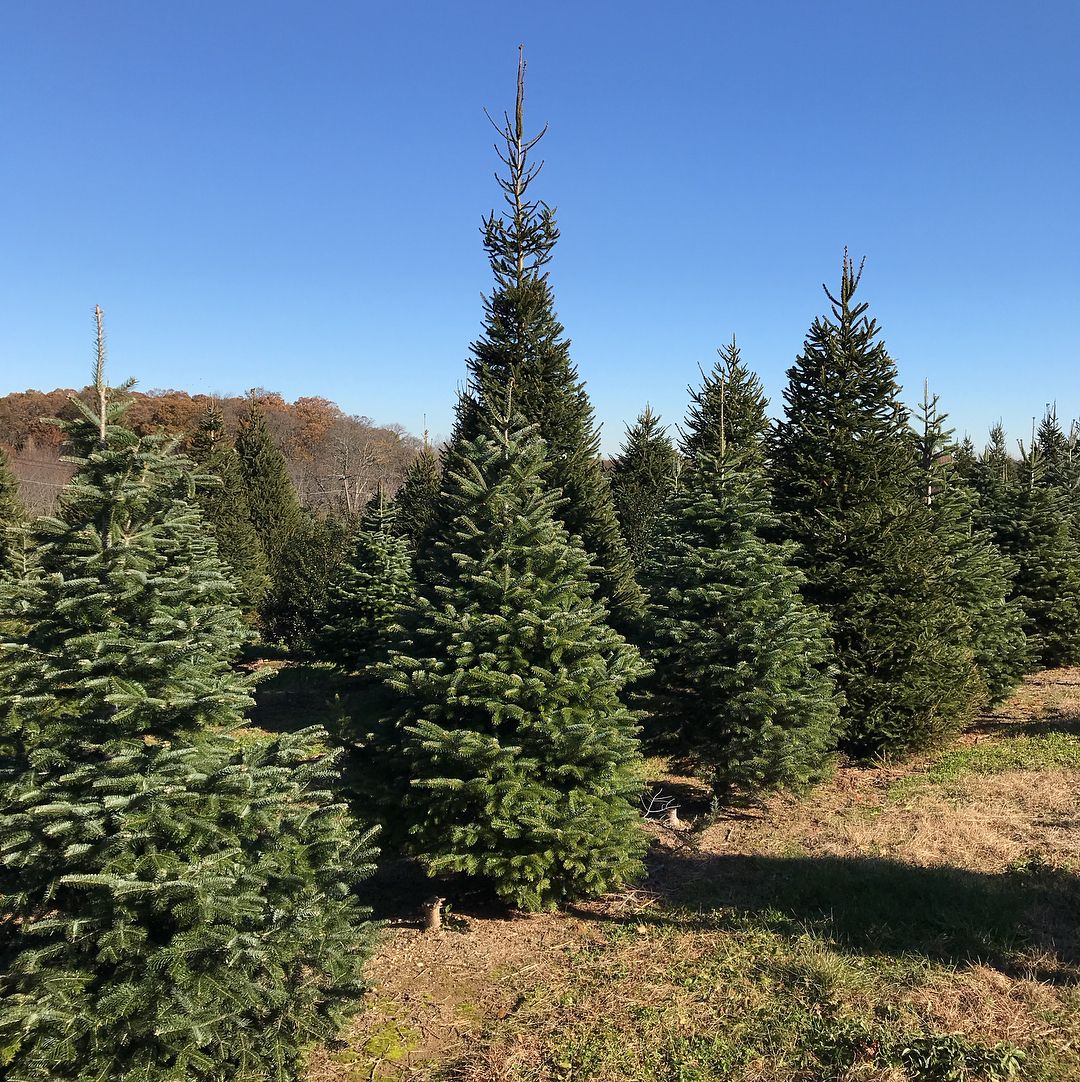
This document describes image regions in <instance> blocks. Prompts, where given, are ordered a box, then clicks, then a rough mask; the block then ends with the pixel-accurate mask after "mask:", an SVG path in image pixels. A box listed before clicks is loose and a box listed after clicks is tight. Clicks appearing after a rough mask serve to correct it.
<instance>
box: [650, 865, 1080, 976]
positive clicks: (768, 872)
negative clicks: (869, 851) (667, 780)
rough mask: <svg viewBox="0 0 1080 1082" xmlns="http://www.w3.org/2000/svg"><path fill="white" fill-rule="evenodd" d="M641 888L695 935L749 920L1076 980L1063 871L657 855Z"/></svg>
mask: <svg viewBox="0 0 1080 1082" xmlns="http://www.w3.org/2000/svg"><path fill="white" fill-rule="evenodd" d="M645 885H646V886H647V887H648V888H650V889H651V890H654V891H656V892H657V893H658V894H659V896H660V897H661V899H662V900H663V901H664V902H665V904H666V905H667V906H669V907H671V908H673V909H675V910H678V911H681V913H682V914H683V915H684V917H685V918H686V920H688V921H689V922H690V924H691V925H694V924H697V925H700V926H701V927H709V928H717V927H724V926H726V925H728V924H730V925H731V926H733V927H734V926H737V925H738V924H739V923H740V922H745V920H746V919H747V918H753V919H756V920H758V921H761V922H763V923H764V924H766V925H768V926H771V927H775V928H776V929H777V930H782V929H787V930H792V929H793V926H794V928H800V927H801V928H805V929H806V930H807V931H810V932H811V933H812V934H815V935H819V936H822V937H823V938H826V939H828V940H830V941H831V942H832V943H833V944H835V946H836V947H838V948H839V949H842V950H845V951H851V952H856V953H862V954H867V955H881V954H885V955H892V956H903V955H919V956H922V957H925V958H928V959H931V960H933V961H936V962H939V963H945V964H949V965H955V966H968V965H979V964H982V965H989V966H992V967H994V968H995V969H998V970H999V971H1000V972H1002V973H1005V974H1007V975H1010V976H1015V977H1032V978H1035V979H1038V980H1044V981H1048V982H1051V983H1055V984H1074V983H1078V982H1080V929H1078V914H1080V878H1078V877H1077V876H1076V875H1074V874H1072V873H1070V872H1066V871H1062V870H1059V869H1054V868H1049V867H1045V866H1035V867H1032V868H1029V869H1025V870H1023V871H1015V872H1005V873H1000V874H989V873H983V872H973V871H967V870H965V869H960V868H953V867H946V866H938V867H920V866H916V865H911V864H904V863H901V862H899V861H893V860H885V859H879V858H874V857H831V856H830V857H801V856H799V857H773V856H743V855H730V856H725V855H718V854H702V853H694V852H686V851H679V852H672V851H670V850H667V851H660V850H654V852H653V854H652V855H651V858H650V862H649V871H648V878H647V881H646V884H645ZM634 919H635V920H640V919H641V918H640V916H638V917H635V918H634ZM656 919H659V920H662V919H663V914H658V915H657V918H656Z"/></svg>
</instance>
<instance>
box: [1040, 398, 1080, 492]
mask: <svg viewBox="0 0 1080 1082" xmlns="http://www.w3.org/2000/svg"><path fill="white" fill-rule="evenodd" d="M1076 441H1077V428H1076V423H1075V422H1073V424H1072V427H1071V428H1070V429H1069V434H1068V435H1066V434H1065V433H1064V432H1063V431H1062V429H1061V424H1060V422H1059V421H1058V416H1057V406H1056V405H1053V406H1048V407H1047V409H1046V413H1045V414H1044V415H1043V419H1042V421H1041V422H1040V424H1039V429H1038V432H1036V434H1035V441H1034V446H1035V447H1036V448H1037V449H1038V452H1039V458H1040V460H1041V461H1042V478H1041V480H1042V483H1043V484H1047V485H1053V486H1054V487H1055V488H1058V489H1060V490H1061V491H1062V493H1064V494H1065V495H1066V497H1067V499H1068V500H1069V502H1070V503H1073V502H1074V501H1075V498H1076V497H1075V494H1076V490H1077V487H1078V482H1080V455H1078V454H1077V450H1076Z"/></svg>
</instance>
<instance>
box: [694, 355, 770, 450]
mask: <svg viewBox="0 0 1080 1082" xmlns="http://www.w3.org/2000/svg"><path fill="white" fill-rule="evenodd" d="M716 352H717V353H718V354H719V356H720V359H719V360H718V361H717V362H716V364H715V365H713V368H712V371H711V372H709V373H708V374H707V375H706V374H704V373H703V374H702V381H701V386H700V387H688V388H687V391H688V393H689V395H690V407H689V410H688V411H687V415H686V426H685V431H684V433H683V441H682V449H683V454H684V455H685V456H686V457H687V458H688V459H696V458H701V457H704V456H706V455H712V456H713V457H714V458H723V457H724V455H725V454H726V453H733V454H741V455H746V456H748V457H749V458H750V459H751V460H753V461H754V462H758V463H760V462H764V457H765V456H764V449H763V447H764V445H763V440H764V437H765V434H766V433H767V432H768V430H769V416H768V413H767V410H768V406H769V402H768V399H766V397H765V390H764V388H763V387H762V386H761V380H760V379H759V378H758V376H757V374H756V373H755V372H752V371H751V370H750V369H749V368H747V367H746V365H745V364H743V362H742V354H741V353H740V351H739V347H738V345H737V343H736V341H735V339H734V338H732V339H731V344H730V345H726V346H722V347H721V348H720V349H718V350H717V351H716Z"/></svg>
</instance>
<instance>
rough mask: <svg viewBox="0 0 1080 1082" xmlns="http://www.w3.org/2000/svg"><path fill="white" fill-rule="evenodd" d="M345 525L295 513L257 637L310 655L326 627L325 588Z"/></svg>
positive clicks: (334, 518)
mask: <svg viewBox="0 0 1080 1082" xmlns="http://www.w3.org/2000/svg"><path fill="white" fill-rule="evenodd" d="M350 530H351V526H350V522H349V520H347V519H345V518H343V517H340V516H338V515H333V514H328V515H325V516H320V515H316V514H314V513H312V512H311V511H307V510H301V511H300V513H299V515H298V516H297V518H296V521H295V524H294V527H293V530H292V533H291V534H290V535H289V539H288V541H287V542H286V544H285V547H284V548H283V549H282V551H281V554H280V556H279V558H278V564H277V567H278V571H277V575H276V576H275V578H274V581H273V584H272V585H271V587H270V590H269V591H268V592H267V594H266V597H264V598H263V603H262V606H261V607H260V610H259V619H260V624H261V627H262V632H263V635H264V637H265V638H266V639H268V640H269V641H271V642H280V643H284V644H285V645H286V646H287V647H288V648H289V649H290V650H292V651H294V652H295V653H298V654H306V653H310V652H311V651H312V650H313V649H314V648H315V647H316V644H317V643H318V641H319V639H320V637H321V635H322V630H323V627H324V626H325V625H326V611H327V605H328V604H329V599H330V583H331V581H332V580H333V578H334V576H335V575H336V574H337V570H338V567H339V566H340V564H341V561H342V559H343V558H344V556H345V550H346V547H347V545H348V541H349V534H350Z"/></svg>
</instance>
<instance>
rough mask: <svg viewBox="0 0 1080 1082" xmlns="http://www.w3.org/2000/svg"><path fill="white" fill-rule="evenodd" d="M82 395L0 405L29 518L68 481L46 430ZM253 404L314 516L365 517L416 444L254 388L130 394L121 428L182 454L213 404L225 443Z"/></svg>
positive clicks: (359, 419) (34, 396) (23, 396)
mask: <svg viewBox="0 0 1080 1082" xmlns="http://www.w3.org/2000/svg"><path fill="white" fill-rule="evenodd" d="M89 393H90V392H89V389H84V390H82V391H75V390H71V389H61V388H58V389H56V390H54V391H35V390H27V391H16V392H13V393H11V394H8V395H4V396H3V397H0V446H3V447H4V448H5V449H6V450H7V451H8V458H9V460H10V463H11V467H12V472H13V473H14V474H15V476H16V478H17V479H18V481H19V487H20V490H21V496H22V500H23V503H24V504H25V505H26V507H27V509H28V510H30V511H31V512H32V513H35V514H42V513H45V512H47V511H49V510H51V508H52V506H53V504H54V502H55V500H56V496H57V493H58V492H59V491H60V489H61V488H62V487H63V485H65V484H66V483H67V481H68V480H69V479H70V477H71V472H72V471H71V468H70V466H68V464H67V463H65V462H62V461H61V450H60V444H61V442H62V439H63V432H62V430H61V429H60V428H59V427H58V426H57V425H56V424H55V423H54V422H55V420H56V419H58V418H67V419H70V418H71V417H72V411H73V407H72V405H71V402H70V398H71V396H72V395H75V396H77V397H79V398H81V399H83V400H89ZM251 395H254V397H255V398H256V400H257V401H258V404H259V408H260V410H261V412H262V414H263V416H264V418H265V419H266V425H267V428H268V429H269V431H270V434H271V436H272V437H273V439H274V442H275V443H276V444H277V446H278V447H279V448H280V449H281V450H282V452H283V453H284V455H285V459H286V462H287V463H288V468H289V474H290V476H291V477H292V480H293V482H294V484H295V485H296V488H297V491H298V493H299V496H300V501H301V503H302V504H303V505H304V506H305V507H308V508H311V509H312V510H319V511H335V512H343V513H348V514H352V513H355V512H356V511H358V510H360V509H361V508H363V506H364V504H365V503H366V502H367V500H368V499H369V497H370V496H371V494H372V493H373V492H374V491H375V489H376V488H377V487H378V485H379V483H380V482H382V484H383V485H384V486H385V487H386V488H387V489H388V490H389V491H394V490H395V489H396V488H397V487H398V485H400V484H401V481H402V479H403V477H404V474H405V471H406V470H407V469H408V466H409V463H410V462H411V461H412V460H413V458H414V457H415V456H416V453H417V451H418V450H419V449H420V446H421V441H420V439H419V438H418V437H416V436H413V435H412V434H410V433H409V432H407V431H406V430H405V428H404V427H402V426H401V425H398V424H389V425H378V424H376V423H375V422H374V421H372V420H371V418H369V417H363V416H357V415H350V414H347V413H345V411H344V410H342V409H341V408H340V407H339V406H338V405H336V404H335V403H334V402H331V401H330V400H329V399H326V398H319V397H314V396H308V397H303V398H298V399H296V401H295V402H287V401H286V400H285V399H284V398H283V397H282V396H281V395H280V394H278V393H277V392H275V391H267V390H263V389H262V388H256V389H255V390H254V391H252V392H251V393H250V395H247V396H240V395H230V396H228V397H223V398H219V397H214V396H211V395H204V394H195V395H192V394H188V393H187V392H186V391H176V390H151V391H146V392H140V391H133V392H132V394H131V398H132V402H131V406H130V409H129V411H128V413H127V417H126V420H127V423H128V424H129V425H130V426H131V428H132V429H133V430H134V431H135V432H136V433H138V434H139V435H150V434H152V433H155V432H164V433H166V434H167V435H170V436H176V437H179V439H180V444H181V449H182V450H185V451H187V450H190V445H191V440H192V438H193V437H194V436H195V434H196V433H197V432H198V430H199V423H200V421H201V419H202V418H203V417H204V416H205V415H206V412H207V410H208V408H209V407H210V406H211V405H215V404H216V406H217V408H218V409H219V410H220V411H221V414H222V417H223V419H224V422H225V432H226V434H227V436H228V437H229V438H232V437H233V436H235V434H236V431H237V428H238V424H239V418H240V416H241V414H242V413H243V412H244V411H245V410H247V408H248V403H249V401H250V396H251Z"/></svg>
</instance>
